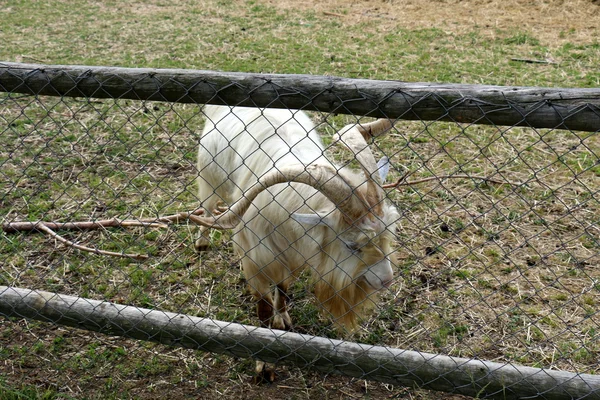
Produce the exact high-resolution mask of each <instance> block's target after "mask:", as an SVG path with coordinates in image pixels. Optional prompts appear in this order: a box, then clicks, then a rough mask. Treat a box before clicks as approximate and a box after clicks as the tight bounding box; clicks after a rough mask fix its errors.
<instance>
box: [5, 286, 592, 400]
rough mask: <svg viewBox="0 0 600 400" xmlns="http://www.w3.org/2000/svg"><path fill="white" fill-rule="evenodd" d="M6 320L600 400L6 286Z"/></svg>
mask: <svg viewBox="0 0 600 400" xmlns="http://www.w3.org/2000/svg"><path fill="white" fill-rule="evenodd" d="M0 315H3V316H5V317H16V318H31V319H35V320H39V321H46V322H51V323H55V324H61V325H67V326H71V327H75V328H80V329H87V330H91V331H95V332H102V333H106V334H109V335H118V336H124V337H128V338H133V339H141V340H147V341H152V342H158V343H162V344H166V345H170V346H180V347H185V348H191V349H199V350H204V351H211V352H215V353H224V354H229V355H234V356H238V357H247V358H249V357H252V358H258V359H261V360H263V361H267V362H272V363H287V364H293V365H296V366H298V367H304V368H311V369H315V370H317V371H321V372H325V373H335V374H342V375H347V376H351V377H356V378H361V379H371V380H375V381H380V382H386V383H389V384H392V385H398V386H408V387H421V388H426V389H432V390H438V391H444V392H451V393H456V394H465V395H469V396H478V397H482V398H483V397H485V398H492V399H517V398H520V399H522V398H530V397H536V396H539V395H542V396H543V398H544V399H547V400H552V399H575V398H577V399H579V398H585V399H599V398H600V376H596V375H587V374H574V373H570V372H564V371H556V370H546V369H540V368H531V367H523V366H518V365H514V364H510V363H509V364H501V363H496V362H489V361H480V360H470V359H466V358H458V357H448V356H443V355H436V354H429V353H421V352H416V351H408V350H401V349H394V348H389V347H381V346H371V345H366V344H359V343H353V342H346V341H341V340H334V339H327V338H323V337H317V336H310V335H301V334H298V333H293V332H286V331H280V330H271V329H265V328H257V327H254V326H249V325H241V324H236V323H231V322H222V321H216V320H212V319H208V318H198V317H193V316H189V315H183V314H175V313H170V312H164V311H157V310H149V309H145V308H138V307H131V306H124V305H120V304H115V303H109V302H106V301H97V300H90V299H84V298H79V297H73V296H67V295H62V294H56V293H50V292H44V291H40V290H27V289H19V288H14V287H6V286H0Z"/></svg>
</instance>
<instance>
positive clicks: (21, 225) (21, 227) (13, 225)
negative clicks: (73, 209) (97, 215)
mask: <svg viewBox="0 0 600 400" xmlns="http://www.w3.org/2000/svg"><path fill="white" fill-rule="evenodd" d="M201 214H204V210H203V209H201V208H199V209H197V210H194V211H188V212H181V213H177V214H173V215H166V216H164V217H158V218H143V219H125V220H124V219H118V218H112V219H105V220H99V221H81V222H44V221H33V222H29V221H17V222H7V223H4V224H2V230H3V231H4V232H7V233H15V232H29V231H35V230H39V227H40V226H41V225H44V226H46V227H47V228H50V229H56V230H59V229H60V230H92V229H100V228H131V227H136V226H141V227H146V228H163V229H164V228H167V227H168V225H167V224H169V223H178V222H181V221H183V220H187V219H188V218H189V217H190V215H201Z"/></svg>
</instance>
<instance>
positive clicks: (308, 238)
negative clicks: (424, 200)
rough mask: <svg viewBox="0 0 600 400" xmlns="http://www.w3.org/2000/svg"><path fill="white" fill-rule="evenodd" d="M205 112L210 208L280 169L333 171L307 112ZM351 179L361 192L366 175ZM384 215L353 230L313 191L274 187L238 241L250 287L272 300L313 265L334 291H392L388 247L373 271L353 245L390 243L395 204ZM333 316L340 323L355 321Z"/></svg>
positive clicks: (204, 172)
mask: <svg viewBox="0 0 600 400" xmlns="http://www.w3.org/2000/svg"><path fill="white" fill-rule="evenodd" d="M204 112H205V114H206V117H207V120H206V125H205V127H204V131H203V133H202V137H201V141H200V146H199V151H198V173H199V177H198V185H199V199H200V201H201V204H202V207H203V208H205V209H206V210H208V211H211V210H214V209H216V208H217V205H218V203H219V202H224V203H225V204H226V205H231V204H233V203H234V202H235V201H236V200H238V199H239V198H240V197H241V196H242V195H243V193H244V192H246V191H247V190H248V189H249V188H250V187H252V186H253V185H255V184H256V182H257V180H258V179H259V177H261V176H262V175H264V174H266V173H267V172H269V171H270V170H272V169H273V168H277V167H281V166H284V165H290V164H303V165H309V164H327V165H332V163H331V162H330V161H329V160H328V159H327V158H326V157H325V156H324V154H323V149H324V146H323V143H322V141H321V139H320V137H319V135H318V134H317V132H316V131H315V127H314V124H313V123H312V121H311V120H310V118H309V117H308V116H307V115H306V114H305V113H304V112H301V111H291V110H285V109H258V108H244V107H234V108H231V107H226V106H212V105H207V106H206V107H205V109H204ZM379 166H380V167H381V170H384V172H383V173H382V178H383V179H384V178H385V174H386V173H387V169H389V165H386V162H383V163H380V165H379ZM336 168H339V167H337V166H336ZM351 176H354V179H355V181H356V182H357V186H360V185H361V184H362V182H364V180H365V178H364V175H363V174H361V173H355V174H351ZM383 209H384V215H383V217H382V218H381V219H380V220H377V221H368V222H364V223H363V222H361V221H357V222H356V224H354V225H353V226H348V224H347V223H345V222H344V220H343V216H342V215H341V213H340V212H339V210H338V209H337V208H336V206H335V205H334V204H332V203H331V202H330V201H329V200H328V199H327V198H326V197H325V196H324V195H323V194H322V193H320V192H318V191H317V190H316V189H314V188H313V187H311V186H308V185H305V184H299V183H285V184H278V185H274V186H272V187H270V188H268V189H266V190H265V191H263V192H262V193H260V194H259V195H258V197H257V198H256V199H255V200H254V201H253V203H252V205H251V206H250V208H249V209H248V211H247V212H246V213H245V214H244V216H243V220H242V222H241V223H240V224H239V225H238V226H237V227H236V228H235V229H234V233H233V236H232V240H233V242H234V246H235V247H236V250H237V251H238V253H239V254H240V256H241V257H242V267H243V269H244V272H245V275H246V279H247V281H248V284H249V286H250V287H251V288H252V290H253V291H254V293H255V295H256V296H257V297H260V296H270V293H271V291H272V285H280V286H282V287H284V288H286V289H287V287H288V285H289V284H290V283H291V282H292V280H293V279H294V278H295V277H297V275H298V274H299V273H300V272H301V271H302V270H303V269H305V268H306V267H310V269H311V272H312V274H313V277H314V278H315V281H317V282H318V281H319V280H322V281H327V282H329V281H331V282H334V283H332V285H334V286H336V285H341V284H344V285H349V284H352V283H354V284H356V283H357V282H358V281H363V282H366V283H367V284H368V285H367V286H370V288H368V289H364V288H365V287H367V286H365V285H364V284H361V285H362V286H360V288H359V289H357V290H362V291H365V290H367V291H368V292H369V293H367V294H366V295H368V294H370V293H371V292H373V291H376V290H379V289H382V288H385V287H387V286H389V284H390V282H391V281H392V278H393V272H392V266H391V264H390V260H389V257H388V253H390V252H391V251H390V250H389V246H388V245H387V244H386V245H385V246H384V247H385V248H384V249H380V250H381V251H382V252H383V253H385V254H383V253H382V254H383V255H382V256H381V257H380V259H377V260H376V261H375V262H373V263H371V264H368V265H371V266H370V267H365V266H364V264H365V263H366V262H365V261H364V260H365V258H364V255H363V254H362V253H361V251H360V250H356V251H354V250H352V249H349V247H348V246H349V244H350V243H361V244H365V243H368V241H369V240H371V239H372V241H375V240H376V239H373V238H379V237H384V236H385V239H386V240H388V241H390V240H389V239H390V237H392V236H393V232H394V229H395V223H396V220H397V219H398V213H397V211H396V209H395V208H394V207H393V206H392V205H391V204H389V203H387V202H386V204H385V205H384V207H383ZM377 240H378V239H377ZM370 257H371V258H372V256H370ZM366 259H370V258H366ZM361 263H362V265H363V266H362V267H361ZM318 287H319V285H317V289H318ZM336 287H337V286H336ZM317 295H318V294H317ZM340 296H344V294H343V293H342V294H341V295H340ZM359 297H360V296H359ZM364 297H365V296H363V298H364ZM326 300H327V299H326ZM344 300H345V299H341V301H344ZM321 301H322V303H323V300H321ZM361 302H362V300H361ZM350 303H351V308H352V307H354V304H352V302H351V301H350ZM359 306H362V304H361V305H359ZM325 307H326V308H331V307H327V306H325ZM342 308H343V307H342ZM331 312H332V314H334V318H336V319H337V318H342V319H343V318H346V317H347V316H340V315H336V314H337V313H338V312H335V311H331ZM347 313H348V312H346V314H347ZM288 318H289V317H288ZM350 325H352V322H350Z"/></svg>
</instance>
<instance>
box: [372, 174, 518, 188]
mask: <svg viewBox="0 0 600 400" xmlns="http://www.w3.org/2000/svg"><path fill="white" fill-rule="evenodd" d="M407 176H408V174H404V175H402V176H401V177H400V178H398V180H397V181H396V182H395V183H389V184H387V185H383V188H384V189H395V188H398V187H400V186H411V185H416V184H419V183H424V182H429V181H436V180H442V179H479V180H482V181H486V182H492V183H497V184H499V185H504V184H506V185H511V186H519V185H520V184H519V183H514V182H509V181H501V180H498V179H493V178H487V177H485V176H472V175H440V176H431V177H429V178H423V179H417V180H415V181H407V180H406V177H407Z"/></svg>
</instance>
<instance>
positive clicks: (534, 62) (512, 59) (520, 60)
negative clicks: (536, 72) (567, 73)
mask: <svg viewBox="0 0 600 400" xmlns="http://www.w3.org/2000/svg"><path fill="white" fill-rule="evenodd" d="M510 61H516V62H522V63H527V64H556V63H555V62H554V61H550V60H534V59H531V58H511V59H510Z"/></svg>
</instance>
